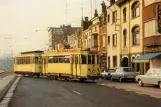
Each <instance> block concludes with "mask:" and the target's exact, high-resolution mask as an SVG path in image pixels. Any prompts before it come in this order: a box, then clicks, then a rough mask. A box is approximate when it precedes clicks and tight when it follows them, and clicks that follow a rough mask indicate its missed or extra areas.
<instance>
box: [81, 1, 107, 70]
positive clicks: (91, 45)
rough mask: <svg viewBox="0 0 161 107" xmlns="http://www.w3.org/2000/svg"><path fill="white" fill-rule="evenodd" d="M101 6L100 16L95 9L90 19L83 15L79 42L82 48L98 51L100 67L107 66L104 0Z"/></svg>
mask: <svg viewBox="0 0 161 107" xmlns="http://www.w3.org/2000/svg"><path fill="white" fill-rule="evenodd" d="M101 6H102V13H101V15H100V16H99V15H98V12H97V9H95V12H94V17H93V18H92V19H91V20H88V17H85V20H83V19H82V22H81V23H82V24H81V28H82V31H81V32H82V35H81V40H82V42H81V43H82V49H83V50H87V49H90V50H94V51H98V52H99V55H100V65H101V67H107V43H106V42H107V36H106V35H107V22H106V17H107V10H106V5H105V3H104V1H103V2H102V4H101Z"/></svg>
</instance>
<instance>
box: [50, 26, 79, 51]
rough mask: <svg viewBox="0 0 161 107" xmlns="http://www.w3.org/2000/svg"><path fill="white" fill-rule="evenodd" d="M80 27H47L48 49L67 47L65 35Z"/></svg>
mask: <svg viewBox="0 0 161 107" xmlns="http://www.w3.org/2000/svg"><path fill="white" fill-rule="evenodd" d="M78 29H80V27H72V26H71V25H67V26H65V25H62V26H60V27H48V28H47V31H48V34H49V50H56V49H60V48H68V47H69V46H68V44H67V36H68V35H70V34H72V33H73V32H75V31H76V30H78Z"/></svg>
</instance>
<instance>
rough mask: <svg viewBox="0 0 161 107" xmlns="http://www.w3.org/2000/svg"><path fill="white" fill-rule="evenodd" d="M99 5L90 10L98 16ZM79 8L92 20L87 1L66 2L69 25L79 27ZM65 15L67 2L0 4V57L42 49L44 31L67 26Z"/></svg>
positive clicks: (22, 0) (94, 0)
mask: <svg viewBox="0 0 161 107" xmlns="http://www.w3.org/2000/svg"><path fill="white" fill-rule="evenodd" d="M101 2H102V0H92V10H93V11H94V9H95V8H97V9H98V12H99V13H100V10H101V5H100V4H101ZM105 2H106V0H105ZM95 3H96V5H95ZM106 4H107V2H106ZM81 7H83V16H89V17H91V12H90V11H91V5H90V0H67V23H68V24H71V25H72V26H77V27H79V26H80V20H81V16H82V10H81ZM65 13H66V0H0V14H1V17H0V56H4V55H7V54H11V52H13V53H17V52H21V51H29V50H42V49H44V48H45V46H46V45H47V43H48V33H47V31H46V28H47V27H51V26H52V27H59V26H60V25H62V24H66V14H65ZM92 16H93V13H92ZM36 30H39V31H38V32H36Z"/></svg>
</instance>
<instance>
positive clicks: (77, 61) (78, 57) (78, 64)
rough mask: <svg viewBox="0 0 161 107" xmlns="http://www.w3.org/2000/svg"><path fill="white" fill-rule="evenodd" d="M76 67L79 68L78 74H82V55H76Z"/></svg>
mask: <svg viewBox="0 0 161 107" xmlns="http://www.w3.org/2000/svg"><path fill="white" fill-rule="evenodd" d="M76 66H77V67H76V68H77V76H81V69H80V68H81V57H80V55H76Z"/></svg>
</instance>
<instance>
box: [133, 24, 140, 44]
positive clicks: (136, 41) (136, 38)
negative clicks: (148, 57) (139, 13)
mask: <svg viewBox="0 0 161 107" xmlns="http://www.w3.org/2000/svg"><path fill="white" fill-rule="evenodd" d="M139 33H140V31H139V27H138V26H136V27H134V28H133V29H132V36H133V37H132V38H133V41H132V43H133V45H139V44H140V34H139Z"/></svg>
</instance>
